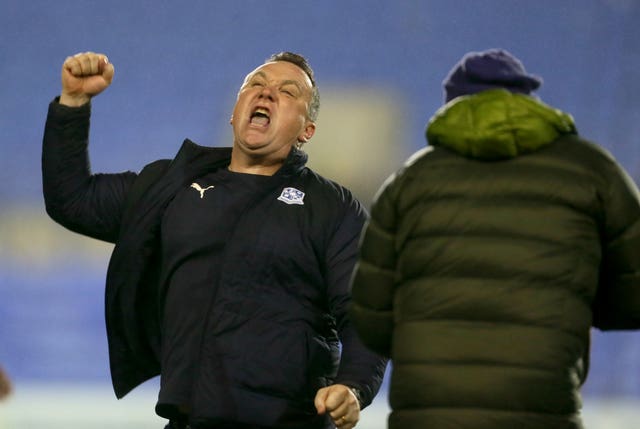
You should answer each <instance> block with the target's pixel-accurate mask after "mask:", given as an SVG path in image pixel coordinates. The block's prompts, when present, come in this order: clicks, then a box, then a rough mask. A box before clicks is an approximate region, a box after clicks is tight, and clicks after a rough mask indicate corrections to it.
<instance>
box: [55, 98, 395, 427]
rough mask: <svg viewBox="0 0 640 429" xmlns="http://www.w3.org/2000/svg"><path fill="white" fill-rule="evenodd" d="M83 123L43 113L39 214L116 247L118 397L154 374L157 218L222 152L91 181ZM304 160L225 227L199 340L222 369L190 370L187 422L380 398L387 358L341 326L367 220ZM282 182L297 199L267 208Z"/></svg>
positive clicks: (298, 158)
mask: <svg viewBox="0 0 640 429" xmlns="http://www.w3.org/2000/svg"><path fill="white" fill-rule="evenodd" d="M89 117H90V106H89V105H86V106H83V107H80V108H68V107H66V106H62V105H59V104H58V103H57V102H55V101H54V102H53V103H52V104H51V105H50V107H49V114H48V117H47V123H46V127H45V134H44V141H43V160H42V161H43V163H42V166H43V185H44V196H45V203H46V208H47V212H48V213H49V215H50V216H51V217H52V218H53V219H54V220H56V221H57V222H59V223H60V224H62V225H63V226H65V227H67V228H69V229H71V230H73V231H75V232H78V233H81V234H84V235H87V236H90V237H94V238H97V239H101V240H105V241H108V242H112V243H115V247H114V250H113V254H112V257H111V260H110V263H109V269H108V273H107V283H106V323H107V335H108V340H109V356H110V366H111V375H112V381H113V386H114V390H115V393H116V396H118V397H119V398H120V397H123V396H124V395H126V394H127V393H128V392H129V391H130V390H131V389H133V388H135V387H136V386H137V385H139V384H140V383H142V382H143V381H145V380H147V379H149V378H151V377H153V376H156V375H158V374H159V373H161V368H160V364H159V362H160V334H161V328H162V327H161V323H160V321H161V320H162V307H163V297H164V291H163V290H161V289H160V287H159V284H158V281H157V280H158V274H159V267H160V262H161V261H160V260H159V251H158V250H159V239H160V236H159V235H160V234H159V232H160V221H161V218H162V215H163V212H164V209H165V208H166V207H167V205H168V204H169V202H170V201H171V199H172V198H173V197H174V195H175V194H176V192H177V191H178V190H180V189H182V188H183V187H185V186H189V184H190V183H192V182H193V181H194V180H195V179H196V178H198V177H200V176H202V175H203V174H206V173H209V172H211V171H215V170H216V169H218V168H222V167H226V166H227V165H228V164H229V161H230V149H229V148H205V147H201V146H198V145H196V144H194V143H192V142H190V141H188V140H186V141H185V142H184V144H183V146H182V148H181V149H180V151H179V152H178V154H177V155H176V157H175V159H173V160H161V161H156V162H154V163H152V164H149V165H148V166H146V167H145V168H144V169H143V170H142V171H141V172H140V173H139V174H136V173H133V172H126V173H120V174H91V172H90V169H89V164H88V156H87V146H88V134H89ZM306 159H307V156H306V154H305V153H304V152H301V151H298V150H295V149H294V150H292V152H291V154H290V156H289V157H288V159H287V160H286V162H285V165H284V166H283V167H282V168H281V169H280V170H279V171H278V172H277V173H276V174H275V175H274V176H273V177H272V178H271V180H270V182H269V185H268V189H265V192H264V197H261V198H259V199H258V200H256V201H255V202H254V204H253V205H252V207H251V208H250V209H249V210H247V211H246V212H245V213H244V215H243V216H241V217H240V218H239V219H237V223H236V227H235V229H234V231H233V234H232V235H231V236H232V239H231V240H229V242H228V244H227V246H226V249H225V256H224V261H223V263H222V264H221V269H220V270H219V273H218V278H217V279H216V282H217V295H216V303H215V304H214V306H213V307H212V308H211V313H210V315H209V317H214V318H216V319H215V321H216V326H218V327H219V329H218V330H219V333H218V334H216V338H217V341H216V346H215V350H212V349H214V347H209V346H207V344H206V343H205V345H204V349H205V352H206V353H213V356H215V357H216V359H214V360H213V361H214V362H215V361H219V360H222V361H223V362H224V368H225V370H224V371H223V373H220V374H219V376H218V375H216V374H218V373H219V372H220V371H218V369H216V368H201V369H200V370H201V371H203V372H205V373H207V374H208V377H207V379H208V380H210V381H211V378H212V377H213V380H215V382H214V383H211V382H208V383H207V384H208V385H206V386H194V395H193V402H192V404H191V408H192V411H191V418H192V421H194V422H198V421H200V420H201V421H208V420H211V419H220V418H222V419H227V420H231V421H240V422H246V423H256V424H263V425H280V424H285V423H287V422H288V421H289V422H292V421H293V419H298V418H299V416H301V415H304V416H307V417H306V418H308V419H309V422H311V421H313V419H314V418H315V417H314V415H315V409H314V407H313V397H314V396H315V393H316V391H317V389H318V388H320V387H323V386H326V385H328V384H332V383H341V384H346V385H349V386H353V387H356V388H358V389H359V390H360V391H361V395H362V396H361V402H362V405H363V406H365V405H367V404H369V403H370V402H371V400H372V399H373V397H374V395H375V394H376V392H377V390H378V389H379V386H380V383H381V381H382V376H383V373H384V367H385V363H386V362H385V360H384V359H382V358H380V357H379V356H377V355H374V354H372V353H371V352H369V351H367V350H366V349H365V348H364V347H363V346H362V344H361V343H360V341H359V339H358V338H357V336H356V335H355V332H354V330H353V329H352V327H351V325H350V324H349V321H348V319H347V308H348V305H349V301H350V290H349V279H350V275H351V271H352V268H353V265H354V262H355V257H356V254H357V244H358V239H359V234H360V231H361V229H362V225H363V223H364V221H365V218H366V213H365V211H364V209H363V208H362V206H361V205H360V204H359V203H358V201H357V200H356V199H355V198H353V196H352V195H351V193H350V192H349V191H348V190H347V189H345V188H343V187H342V186H340V185H338V184H336V183H334V182H332V181H329V180H327V179H324V178H322V177H321V176H319V175H318V174H316V173H314V172H313V171H312V170H310V169H309V168H307V167H305V163H306ZM287 187H293V188H295V189H298V190H300V191H302V192H304V193H305V197H304V204H301V205H289V204H284V203H283V202H281V201H278V200H277V197H278V196H279V195H280V194H281V193H282V191H283V189H284V188H287ZM225 324H227V325H226V326H225ZM339 343H341V344H342V347H341V350H340V344H339ZM211 374H213V375H211ZM216 377H217V378H216ZM326 424H328V423H327V421H326V419H325V421H324V423H322V425H326ZM322 425H321V426H318V427H322Z"/></svg>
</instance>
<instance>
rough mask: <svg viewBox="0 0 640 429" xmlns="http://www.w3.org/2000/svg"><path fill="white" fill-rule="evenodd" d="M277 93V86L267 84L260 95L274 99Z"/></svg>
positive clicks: (270, 99)
mask: <svg viewBox="0 0 640 429" xmlns="http://www.w3.org/2000/svg"><path fill="white" fill-rule="evenodd" d="M275 94H277V91H276V90H275V88H273V86H271V85H265V86H263V87H262V90H261V91H260V95H259V97H260V98H266V99H267V100H269V101H273V100H274V96H275Z"/></svg>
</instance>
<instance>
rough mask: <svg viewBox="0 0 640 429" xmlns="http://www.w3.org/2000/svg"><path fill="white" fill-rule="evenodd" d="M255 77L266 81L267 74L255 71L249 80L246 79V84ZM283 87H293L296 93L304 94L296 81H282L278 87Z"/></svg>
mask: <svg viewBox="0 0 640 429" xmlns="http://www.w3.org/2000/svg"><path fill="white" fill-rule="evenodd" d="M256 76H259V77H261V78H263V79H265V80H266V79H267V74H266V73H265V72H263V71H257V72H255V73H254V74H252V75H251V76H249V79H247V82H249V81H250V80H251V79H253V78H254V77H256ZM284 85H294V86H295V87H296V88H298V91H300V92H304V89H303V88H302V86H301V85H300V83H299V82H298V81H297V80H293V79H287V80H283V81H282V83H280V86H284Z"/></svg>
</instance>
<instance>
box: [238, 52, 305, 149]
mask: <svg viewBox="0 0 640 429" xmlns="http://www.w3.org/2000/svg"><path fill="white" fill-rule="evenodd" d="M311 91H312V86H311V80H310V79H309V77H308V76H307V75H306V73H305V72H304V71H303V70H302V69H300V68H299V67H298V66H296V65H295V64H292V63H289V62H286V61H276V62H270V63H266V64H263V65H261V66H260V67H258V68H257V69H255V70H254V71H252V72H251V73H249V74H248V75H247V77H246V78H245V80H244V83H243V84H242V87H241V88H240V91H239V92H238V99H237V101H236V105H235V107H234V109H233V116H232V119H231V123H232V125H233V135H234V145H235V146H237V147H239V149H241V150H242V151H243V152H245V153H247V154H250V155H251V156H268V155H271V154H277V156H278V157H282V158H284V157H286V155H287V154H288V153H289V150H290V149H291V146H292V145H295V144H296V143H297V142H299V141H307V140H308V139H309V138H311V136H312V135H313V133H314V131H315V124H314V123H313V122H312V121H311V120H310V119H309V118H308V116H307V112H308V108H309V103H310V101H311Z"/></svg>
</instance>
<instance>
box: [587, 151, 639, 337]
mask: <svg viewBox="0 0 640 429" xmlns="http://www.w3.org/2000/svg"><path fill="white" fill-rule="evenodd" d="M604 173H605V174H606V176H607V177H606V179H607V183H608V185H607V189H606V191H605V192H604V197H603V201H602V205H603V207H604V220H603V226H602V233H601V236H602V262H601V267H600V268H601V269H600V283H599V286H598V291H597V293H596V298H595V300H594V303H593V326H595V327H596V328H599V329H602V330H610V329H638V328H640V195H639V193H638V188H637V187H636V185H635V183H634V182H633V180H632V179H631V178H630V177H629V176H628V175H627V173H626V172H625V171H624V170H623V169H622V168H621V167H620V166H619V165H618V164H617V163H615V162H614V161H613V162H612V163H611V164H610V168H609V169H606V170H604Z"/></svg>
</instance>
